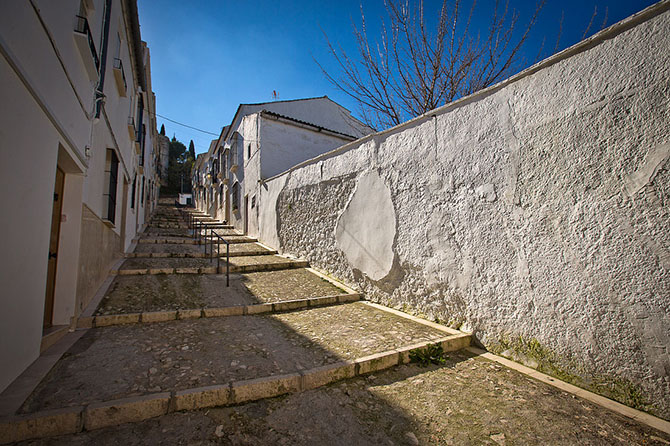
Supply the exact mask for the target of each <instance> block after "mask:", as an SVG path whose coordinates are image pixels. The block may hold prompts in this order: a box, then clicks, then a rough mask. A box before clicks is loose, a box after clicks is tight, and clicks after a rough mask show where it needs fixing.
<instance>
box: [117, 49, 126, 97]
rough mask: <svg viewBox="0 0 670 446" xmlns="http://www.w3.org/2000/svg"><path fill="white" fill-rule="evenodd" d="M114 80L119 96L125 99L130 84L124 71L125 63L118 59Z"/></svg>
mask: <svg viewBox="0 0 670 446" xmlns="http://www.w3.org/2000/svg"><path fill="white" fill-rule="evenodd" d="M114 78H115V79H116V86H117V87H118V89H119V95H120V96H124V97H125V96H126V90H127V89H128V83H127V82H126V73H125V71H124V70H123V61H122V60H121V59H118V58H114Z"/></svg>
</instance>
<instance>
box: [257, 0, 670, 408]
mask: <svg viewBox="0 0 670 446" xmlns="http://www.w3.org/2000/svg"><path fill="white" fill-rule="evenodd" d="M669 6H670V3H669V2H662V3H659V4H657V5H655V6H653V7H651V8H649V9H648V10H647V11H645V12H644V13H641V14H639V15H637V16H634V17H633V18H632V19H627V21H624V22H621V23H619V24H617V25H614V26H613V27H611V28H609V29H608V30H605V31H603V32H601V33H599V34H598V35H596V36H595V37H594V38H592V39H590V40H589V41H586V42H583V43H582V44H579V45H578V46H577V47H576V48H572V49H570V50H567V51H566V52H564V53H562V54H559V55H557V56H554V57H552V58H551V59H549V60H548V61H544V62H542V63H541V64H540V65H539V66H538V67H534V68H533V69H530V70H528V71H527V72H525V73H521V74H520V75H517V76H515V77H514V78H512V79H511V80H509V81H506V82H504V83H502V84H501V85H498V86H495V87H492V88H490V89H488V90H486V91H484V92H480V93H478V94H476V95H473V96H472V97H470V98H466V99H464V100H461V101H459V102H458V103H455V104H452V105H449V106H446V107H443V108H441V109H437V110H435V111H434V112H433V113H431V114H428V115H424V116H423V117H420V118H417V119H415V120H413V121H410V122H408V123H406V124H404V125H401V126H399V127H397V128H394V129H391V130H389V131H386V132H383V133H380V134H377V135H374V136H372V137H367V138H363V139H362V140H359V141H358V142H355V143H352V144H349V145H347V146H345V147H344V148H342V149H338V150H337V151H335V152H333V153H331V154H330V155H328V156H322V157H319V158H316V159H315V160H312V161H311V162H309V163H305V164H303V165H301V166H298V167H297V168H295V169H292V170H290V171H289V172H287V173H286V174H284V175H283V176H281V177H278V178H276V179H274V180H271V181H270V182H269V183H268V184H269V188H270V190H273V187H274V186H273V185H274V184H278V185H279V187H281V192H279V193H278V194H277V192H276V191H274V192H273V193H274V194H275V195H278V198H277V202H276V203H277V204H276V208H275V211H276V215H274V216H273V217H272V218H268V219H267V221H268V225H269V227H270V230H269V229H268V227H263V228H262V230H261V233H265V234H267V233H268V232H271V229H272V228H275V227H276V230H277V236H276V237H274V236H270V235H266V237H268V239H273V241H278V242H279V246H278V248H279V249H281V250H282V251H283V252H286V253H291V254H295V255H299V256H303V257H306V258H307V259H308V260H309V261H310V262H311V263H312V264H313V265H315V266H317V267H319V268H322V269H324V270H327V271H329V272H331V273H332V274H333V275H335V276H337V277H339V278H341V279H343V280H345V281H348V282H350V283H354V284H356V285H357V286H358V287H359V288H360V289H361V290H363V291H364V292H365V293H366V294H367V298H368V299H371V300H374V301H378V302H382V303H385V304H388V305H391V306H395V307H398V308H404V309H406V310H408V311H412V312H416V313H420V314H423V315H425V316H427V317H430V318H438V319H439V320H441V321H444V322H446V323H449V324H451V325H452V326H454V327H459V328H461V329H464V330H467V331H472V332H473V333H474V335H475V336H476V338H477V339H478V340H479V342H481V343H482V344H483V345H485V346H486V347H487V348H489V349H491V350H493V351H496V352H500V353H503V354H505V355H508V356H512V357H514V358H516V359H518V360H521V361H523V362H525V363H527V364H529V365H531V366H534V367H537V368H539V369H541V370H543V371H547V372H549V373H552V374H554V375H555V376H558V377H559V378H562V379H564V380H567V381H571V382H574V383H576V384H578V385H581V386H583V387H586V388H589V389H592V390H595V391H597V392H599V393H601V394H604V395H607V396H610V397H612V398H614V399H617V400H619V401H622V402H624V403H626V404H629V405H631V406H634V407H638V408H641V409H644V410H647V411H650V412H652V413H655V414H657V415H659V416H661V417H664V418H666V419H670V378H669V375H670V352H669V351H668V349H669V348H670V322H669V318H668V315H669V314H670V231H669V230H668V228H670V172H669V171H670V162H668V158H669V153H670V151H669V149H668V148H669V147H670V146H669V144H670V120H669V119H668V116H670V106H669V105H670V83H669V81H668V80H669V79H670V62H669V59H668V57H667V56H668V48H670V13H669V12H668V9H669ZM370 172H375V173H376V175H378V176H379V179H380V180H381V181H383V183H384V184H385V185H386V186H387V187H388V189H389V190H390V194H391V199H392V205H393V212H394V213H395V222H394V221H389V222H388V224H389V225H393V224H395V225H396V228H397V233H396V234H395V236H394V239H393V243H392V253H393V254H392V255H393V260H392V266H391V268H390V271H389V272H388V274H386V275H385V276H384V277H383V278H381V279H379V280H377V277H376V276H375V274H376V272H375V271H372V270H369V271H366V270H365V269H366V268H365V267H364V266H363V267H361V266H354V265H352V264H350V262H349V261H348V258H351V254H352V253H351V252H344V251H343V249H345V250H350V249H352V248H349V247H347V246H342V245H338V244H337V241H336V227H337V222H338V219H339V218H340V216H341V215H343V214H344V213H346V212H347V206H348V203H350V202H352V200H351V196H352V194H353V191H354V190H357V193H360V192H361V190H362V189H360V188H359V189H356V188H357V187H358V186H357V185H359V186H360V185H361V181H363V180H362V178H365V177H366V176H368V175H370ZM373 189H374V188H373ZM371 194H372V192H371ZM376 198H378V197H375V196H371V197H368V198H367V199H368V200H369V201H373V200H375V199H376ZM264 224H265V223H264V221H261V225H262V226H263V225H264ZM383 260H384V261H388V259H383Z"/></svg>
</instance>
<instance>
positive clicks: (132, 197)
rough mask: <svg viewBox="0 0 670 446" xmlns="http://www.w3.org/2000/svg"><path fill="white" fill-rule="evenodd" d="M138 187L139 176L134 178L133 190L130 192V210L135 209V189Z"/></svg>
mask: <svg viewBox="0 0 670 446" xmlns="http://www.w3.org/2000/svg"><path fill="white" fill-rule="evenodd" d="M136 187H137V175H135V176H134V177H133V189H132V190H131V191H130V209H135V188H136Z"/></svg>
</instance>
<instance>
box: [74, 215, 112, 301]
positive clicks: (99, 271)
mask: <svg viewBox="0 0 670 446" xmlns="http://www.w3.org/2000/svg"><path fill="white" fill-rule="evenodd" d="M82 208H83V212H82V216H81V244H80V246H81V249H80V252H79V275H78V277H77V302H78V304H79V308H78V310H77V313H79V312H81V311H82V310H84V309H85V308H86V306H87V305H88V304H89V302H90V301H91V299H92V298H93V296H94V295H95V293H96V292H97V291H98V288H100V285H101V284H102V282H103V281H104V280H105V279H106V278H107V276H108V275H109V270H110V269H111V267H112V265H113V264H114V262H116V261H117V260H119V259H120V258H121V256H122V254H121V250H120V247H121V237H119V235H118V234H116V233H115V232H114V231H113V230H112V229H111V228H109V227H108V226H107V225H106V224H105V223H104V222H103V221H102V220H100V218H99V217H98V216H97V215H95V214H94V213H93V212H92V211H91V210H90V209H89V208H88V206H86V205H83V206H82Z"/></svg>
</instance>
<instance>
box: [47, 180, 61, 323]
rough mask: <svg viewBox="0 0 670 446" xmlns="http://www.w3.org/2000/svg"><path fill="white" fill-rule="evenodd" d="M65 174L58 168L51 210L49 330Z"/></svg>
mask: <svg viewBox="0 0 670 446" xmlns="http://www.w3.org/2000/svg"><path fill="white" fill-rule="evenodd" d="M64 184H65V174H64V173H63V171H62V170H60V169H59V168H56V185H55V187H54V202H53V209H52V210H51V236H50V238H49V263H48V266H47V289H46V300H45V303H44V328H49V327H51V325H52V322H53V312H54V291H55V289H56V266H57V263H58V238H59V236H60V219H61V211H62V209H63V185H64Z"/></svg>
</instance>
